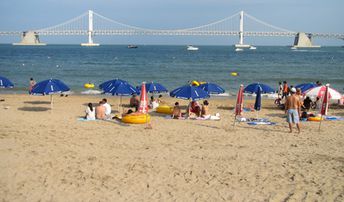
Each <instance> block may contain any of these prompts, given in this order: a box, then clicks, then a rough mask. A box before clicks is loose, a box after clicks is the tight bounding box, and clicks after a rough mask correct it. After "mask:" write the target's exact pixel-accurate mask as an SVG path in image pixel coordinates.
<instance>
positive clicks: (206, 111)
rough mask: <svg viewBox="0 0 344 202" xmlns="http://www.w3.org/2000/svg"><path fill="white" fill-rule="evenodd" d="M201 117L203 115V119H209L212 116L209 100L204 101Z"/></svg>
mask: <svg viewBox="0 0 344 202" xmlns="http://www.w3.org/2000/svg"><path fill="white" fill-rule="evenodd" d="M201 115H202V117H203V118H209V117H210V114H209V102H208V100H204V101H203V105H202V110H201Z"/></svg>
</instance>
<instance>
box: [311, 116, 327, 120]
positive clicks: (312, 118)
mask: <svg viewBox="0 0 344 202" xmlns="http://www.w3.org/2000/svg"><path fill="white" fill-rule="evenodd" d="M323 119H324V118H323ZM323 119H321V117H320V116H316V117H308V119H307V120H308V121H321V120H323Z"/></svg>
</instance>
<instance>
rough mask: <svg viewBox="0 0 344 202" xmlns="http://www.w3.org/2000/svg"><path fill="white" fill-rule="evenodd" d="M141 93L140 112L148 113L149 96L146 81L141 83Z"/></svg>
mask: <svg viewBox="0 0 344 202" xmlns="http://www.w3.org/2000/svg"><path fill="white" fill-rule="evenodd" d="M141 92H142V93H141V95H140V106H139V110H138V111H139V112H141V113H144V114H146V113H147V112H148V97H147V91H146V83H145V82H142V85H141Z"/></svg>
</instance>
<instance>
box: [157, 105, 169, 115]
mask: <svg viewBox="0 0 344 202" xmlns="http://www.w3.org/2000/svg"><path fill="white" fill-rule="evenodd" d="M156 112H157V113H161V114H172V112H173V107H170V106H167V105H160V106H159V107H157V108H156Z"/></svg>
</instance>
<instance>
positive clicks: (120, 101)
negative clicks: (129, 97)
mask: <svg viewBox="0 0 344 202" xmlns="http://www.w3.org/2000/svg"><path fill="white" fill-rule="evenodd" d="M119 105H120V106H122V108H121V109H122V112H121V114H123V105H122V95H121V96H120V97H119ZM118 111H119V110H118Z"/></svg>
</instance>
